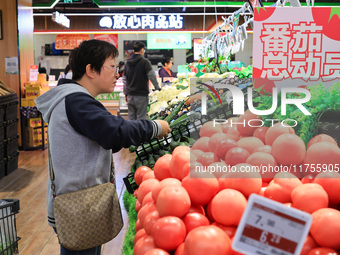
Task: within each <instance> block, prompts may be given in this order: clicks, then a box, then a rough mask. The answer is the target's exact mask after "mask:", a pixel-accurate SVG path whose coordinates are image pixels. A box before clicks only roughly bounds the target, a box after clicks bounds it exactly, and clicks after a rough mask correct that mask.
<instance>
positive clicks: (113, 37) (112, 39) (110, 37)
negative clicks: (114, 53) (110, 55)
mask: <svg viewBox="0 0 340 255" xmlns="http://www.w3.org/2000/svg"><path fill="white" fill-rule="evenodd" d="M94 39H97V40H102V41H106V42H109V43H111V44H113V45H114V46H115V47H116V48H117V49H118V34H95V35H94Z"/></svg>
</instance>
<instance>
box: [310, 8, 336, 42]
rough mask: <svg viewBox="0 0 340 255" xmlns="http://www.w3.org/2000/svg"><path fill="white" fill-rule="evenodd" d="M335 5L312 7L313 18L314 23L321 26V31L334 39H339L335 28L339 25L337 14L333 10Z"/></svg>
mask: <svg viewBox="0 0 340 255" xmlns="http://www.w3.org/2000/svg"><path fill="white" fill-rule="evenodd" d="M333 8H335V7H323V8H316V9H314V8H312V14H313V19H314V22H315V23H316V25H321V26H322V33H323V34H324V35H325V36H327V37H329V38H331V39H333V40H336V41H340V34H339V33H337V32H336V31H337V29H339V26H340V20H339V16H338V15H337V14H336V13H334V12H333V15H331V14H332V10H334V9H333Z"/></svg>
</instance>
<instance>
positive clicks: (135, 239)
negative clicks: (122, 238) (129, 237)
mask: <svg viewBox="0 0 340 255" xmlns="http://www.w3.org/2000/svg"><path fill="white" fill-rule="evenodd" d="M143 236H146V232H145V229H144V228H142V229H140V230H138V231H137V232H136V235H135V238H134V239H133V243H134V244H136V242H137V241H138V240H139V239H141V238H142V237H143Z"/></svg>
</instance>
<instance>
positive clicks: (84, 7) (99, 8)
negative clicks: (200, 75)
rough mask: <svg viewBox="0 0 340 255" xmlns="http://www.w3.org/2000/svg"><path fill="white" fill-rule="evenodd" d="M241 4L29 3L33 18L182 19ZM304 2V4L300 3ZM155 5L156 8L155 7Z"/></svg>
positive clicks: (169, 0)
mask: <svg viewBox="0 0 340 255" xmlns="http://www.w3.org/2000/svg"><path fill="white" fill-rule="evenodd" d="M276 1H277V0H262V2H263V4H265V5H272V4H274V3H275V2H276ZM245 2H246V1H244V0H243V1H242V0H231V1H220V0H177V1H176V0H33V2H32V3H33V13H34V14H47V15H49V14H50V15H51V14H52V13H53V12H55V11H58V12H61V13H64V14H66V15H67V14H70V13H72V14H83V15H86V14H93V13H95V14H98V15H100V14H101V13H105V14H107V13H112V14H117V13H135V14H138V13H141V14H142V13H143V14H145V13H149V14H152V13H163V14H167V13H169V14H171V13H181V14H183V15H185V14H187V15H190V14H192V15H194V14H198V15H204V14H207V15H212V14H213V15H224V14H226V13H232V12H234V11H236V10H238V9H239V8H240V7H241V6H242V4H243V3H245ZM300 2H301V3H302V2H305V1H304V0H301V1H300ZM314 2H315V3H322V4H327V3H329V4H330V5H335V4H336V5H337V3H339V5H340V0H314ZM157 5H158V6H157Z"/></svg>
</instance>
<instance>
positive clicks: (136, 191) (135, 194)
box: [133, 188, 138, 197]
mask: <svg viewBox="0 0 340 255" xmlns="http://www.w3.org/2000/svg"><path fill="white" fill-rule="evenodd" d="M137 194H138V188H137V189H135V191H134V192H133V195H134V196H135V197H137Z"/></svg>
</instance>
